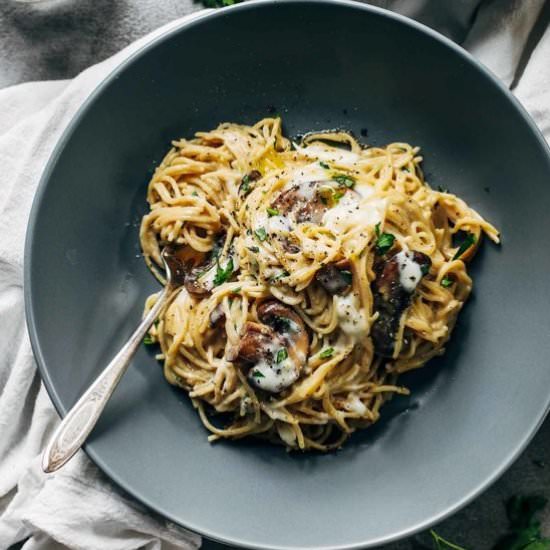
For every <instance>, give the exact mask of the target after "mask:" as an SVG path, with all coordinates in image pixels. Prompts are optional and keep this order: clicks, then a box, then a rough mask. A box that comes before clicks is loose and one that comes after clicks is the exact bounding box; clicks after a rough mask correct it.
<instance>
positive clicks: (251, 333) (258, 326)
mask: <svg viewBox="0 0 550 550" xmlns="http://www.w3.org/2000/svg"><path fill="white" fill-rule="evenodd" d="M258 318H259V320H260V321H261V323H251V322H247V323H246V325H245V328H244V333H243V335H242V337H241V340H240V342H239V346H238V352H237V357H236V361H237V362H238V363H240V364H241V366H242V367H243V368H245V369H247V371H248V378H249V380H250V381H251V383H252V384H253V385H255V386H256V387H257V388H260V389H262V390H265V391H268V392H271V393H278V392H280V391H282V390H283V389H285V388H287V387H288V386H290V385H291V384H293V383H294V382H295V381H296V380H297V379H298V377H299V376H300V372H301V370H302V368H303V366H304V364H305V362H306V358H307V352H308V348H309V338H308V335H307V331H306V327H305V325H304V322H303V321H302V319H301V318H300V317H299V316H298V315H297V314H296V313H295V312H294V310H293V309H292V308H290V307H288V306H286V305H284V304H282V303H281V302H278V301H276V300H269V301H267V302H264V303H263V304H261V305H260V306H259V307H258Z"/></svg>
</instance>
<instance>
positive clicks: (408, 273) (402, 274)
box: [394, 250, 422, 292]
mask: <svg viewBox="0 0 550 550" xmlns="http://www.w3.org/2000/svg"><path fill="white" fill-rule="evenodd" d="M394 258H395V260H396V261H397V265H398V267H399V284H400V285H401V286H402V287H403V288H404V289H405V290H406V291H407V292H413V291H414V290H415V289H416V287H417V285H418V283H419V282H420V279H422V270H421V269H420V265H419V264H418V263H417V262H415V261H414V259H413V255H412V252H410V251H408V250H402V251H401V252H399V253H397V254H396V255H395V256H394Z"/></svg>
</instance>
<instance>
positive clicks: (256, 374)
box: [252, 370, 265, 378]
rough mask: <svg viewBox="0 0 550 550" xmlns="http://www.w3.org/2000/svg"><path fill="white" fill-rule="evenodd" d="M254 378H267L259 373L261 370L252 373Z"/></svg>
mask: <svg viewBox="0 0 550 550" xmlns="http://www.w3.org/2000/svg"><path fill="white" fill-rule="evenodd" d="M252 376H253V377H254V378H265V376H264V375H263V374H262V373H261V372H260V371H259V370H255V371H253V372H252Z"/></svg>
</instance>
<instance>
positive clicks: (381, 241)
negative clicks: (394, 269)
mask: <svg viewBox="0 0 550 550" xmlns="http://www.w3.org/2000/svg"><path fill="white" fill-rule="evenodd" d="M374 230H375V232H376V236H377V239H376V251H377V252H378V254H380V255H381V256H383V255H384V254H385V253H386V252H387V251H388V250H389V249H390V248H391V247H392V246H393V243H394V241H395V237H394V236H393V235H392V234H391V233H380V224H376V227H375V228H374Z"/></svg>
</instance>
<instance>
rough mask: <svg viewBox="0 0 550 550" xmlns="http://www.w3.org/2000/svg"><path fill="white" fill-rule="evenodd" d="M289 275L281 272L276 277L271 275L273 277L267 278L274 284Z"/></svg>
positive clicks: (286, 272)
mask: <svg viewBox="0 0 550 550" xmlns="http://www.w3.org/2000/svg"><path fill="white" fill-rule="evenodd" d="M289 275H290V273H289V272H288V271H281V272H280V273H278V274H277V275H273V277H270V278H269V282H270V283H276V282H277V281H278V280H279V279H282V278H283V277H288V276H289Z"/></svg>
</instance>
